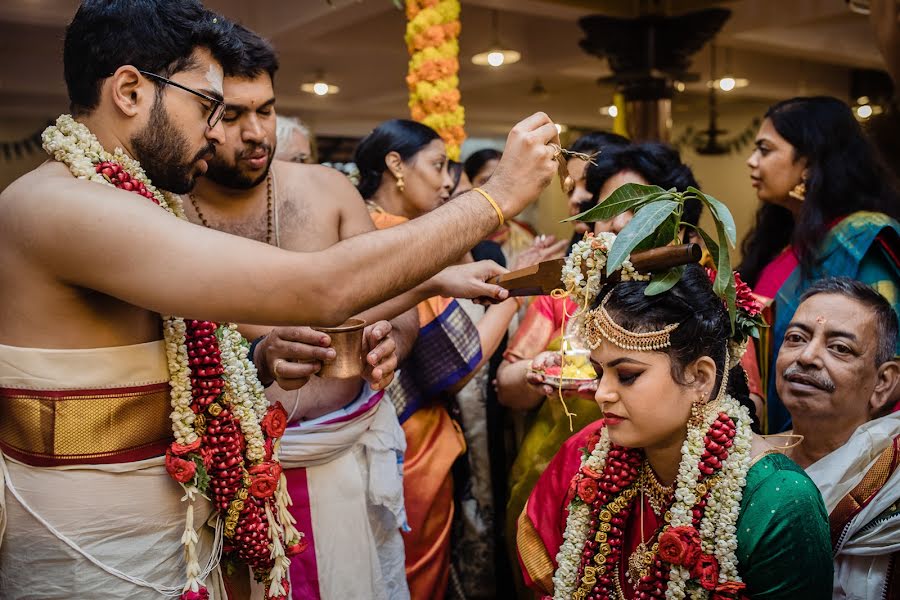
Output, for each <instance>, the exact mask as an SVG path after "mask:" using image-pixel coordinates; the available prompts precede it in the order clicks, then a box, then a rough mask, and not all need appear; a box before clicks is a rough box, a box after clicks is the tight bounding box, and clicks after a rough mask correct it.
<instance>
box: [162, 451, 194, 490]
mask: <svg viewBox="0 0 900 600" xmlns="http://www.w3.org/2000/svg"><path fill="white" fill-rule="evenodd" d="M166 471H167V472H168V473H169V475H170V476H171V477H172V479H174V480H175V481H178V482H179V483H187V482H189V481H190V480H192V479H193V478H194V473H196V472H197V465H196V464H194V461H192V460H185V459H183V458H178V457H177V456H175V455H174V454H172V453H171V452H166Z"/></svg>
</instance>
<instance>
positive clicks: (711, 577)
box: [691, 554, 719, 591]
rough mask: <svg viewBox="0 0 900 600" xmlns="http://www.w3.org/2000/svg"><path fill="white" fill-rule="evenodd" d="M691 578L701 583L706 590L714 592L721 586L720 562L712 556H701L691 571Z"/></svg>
mask: <svg viewBox="0 0 900 600" xmlns="http://www.w3.org/2000/svg"><path fill="white" fill-rule="evenodd" d="M691 577H692V578H694V579H697V580H698V581H699V582H700V586H701V587H702V588H703V589H704V590H709V591H712V590H714V589H716V586H717V585H719V561H718V559H717V558H716V557H715V556H713V555H712V554H701V555H700V559H699V560H698V561H697V562H696V563H695V564H694V568H692V569H691Z"/></svg>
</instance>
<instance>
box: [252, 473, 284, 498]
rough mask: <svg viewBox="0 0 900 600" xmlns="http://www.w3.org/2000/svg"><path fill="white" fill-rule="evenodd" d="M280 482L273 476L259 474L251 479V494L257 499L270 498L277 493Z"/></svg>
mask: <svg viewBox="0 0 900 600" xmlns="http://www.w3.org/2000/svg"><path fill="white" fill-rule="evenodd" d="M277 487H278V480H277V479H275V478H274V477H272V476H271V475H266V474H259V475H253V476H251V478H250V493H251V494H253V495H254V496H256V497H257V498H268V497H269V496H271V495H272V494H274V493H275V490H276V489H277Z"/></svg>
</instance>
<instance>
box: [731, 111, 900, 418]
mask: <svg viewBox="0 0 900 600" xmlns="http://www.w3.org/2000/svg"><path fill="white" fill-rule="evenodd" d="M747 166H748V167H749V168H750V179H751V181H752V185H753V187H754V188H756V194H757V196H758V197H759V199H760V200H761V201H762V205H761V206H760V208H759V210H758V211H757V213H756V223H755V225H754V227H753V229H752V230H751V231H750V233H749V234H748V235H747V236H746V237H745V238H744V241H743V243H742V246H741V250H742V253H743V258H742V261H741V264H740V266H739V267H738V271H739V272H740V273H741V276H742V277H743V279H744V281H746V282H747V283H748V284H749V285H750V286H751V287H752V288H753V291H754V292H755V293H756V294H758V295H759V296H761V297H762V298H764V299H766V300H768V301H770V302H771V303H772V307H773V310H774V319H772V321H773V327H772V329H771V330H770V332H769V334H768V336H766V337H767V338H768V339H767V340H764V341H766V342H767V343H766V344H760V347H759V353H760V357H759V358H760V364H761V366H764V368H763V372H764V373H765V372H768V376H769V381H768V382H767V383H768V385H767V386H766V392H767V398H766V404H767V407H766V417H767V418H766V429H767V431H768V432H769V433H777V432H780V431H784V430H785V429H787V428H788V427H789V424H790V416H789V415H788V413H787V410H786V409H785V408H784V406H783V404H782V403H781V401H780V400H779V399H778V397H777V392H776V390H775V386H774V377H775V369H774V368H773V367H774V365H775V359H776V357H777V356H778V349H779V348H780V346H781V341H782V338H783V336H784V332H785V330H786V328H787V324H788V323H789V322H790V319H791V317H792V316H793V314H794V311H795V310H796V308H797V305H798V303H799V299H800V296H801V295H802V294H803V292H804V290H805V289H806V288H807V287H809V286H810V285H811V284H812V283H813V282H814V281H816V280H817V279H820V278H822V277H829V276H846V277H851V278H854V279H858V280H860V281H863V282H865V283H868V284H870V285H872V286H874V287H875V288H876V289H878V290H879V291H880V292H881V293H882V294H883V295H884V296H885V297H886V298H888V299H889V300H890V301H891V302H893V303H894V309H895V310H897V311H898V312H900V223H898V221H897V219H898V218H900V194H898V191H897V189H896V187H895V185H894V182H893V181H892V177H891V175H890V174H889V172H888V171H887V169H885V167H884V166H883V165H882V164H881V162H880V160H879V158H878V156H877V154H876V152H875V150H874V148H873V147H872V145H871V144H870V143H869V141H868V139H867V138H866V136H865V134H864V133H863V131H862V129H861V127H860V126H859V124H858V123H857V121H856V119H855V118H854V116H853V112H852V111H851V110H850V107H849V106H847V105H846V104H845V103H844V102H842V101H840V100H838V99H836V98H829V97H813V98H792V99H790V100H785V101H783V102H779V103H778V104H775V105H774V106H772V107H771V108H769V110H768V112H766V116H765V119H764V120H763V123H762V125H761V126H760V129H759V133H758V134H757V137H756V144H755V149H754V150H753V153H752V154H751V155H750V157H749V159H748V160H747ZM898 352H900V347H898ZM765 366H768V368H765Z"/></svg>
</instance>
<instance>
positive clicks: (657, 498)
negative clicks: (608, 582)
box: [616, 461, 674, 597]
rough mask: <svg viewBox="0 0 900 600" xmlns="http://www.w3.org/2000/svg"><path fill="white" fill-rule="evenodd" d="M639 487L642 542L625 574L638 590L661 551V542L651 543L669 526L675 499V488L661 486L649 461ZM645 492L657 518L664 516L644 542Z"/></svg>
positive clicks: (633, 553)
mask: <svg viewBox="0 0 900 600" xmlns="http://www.w3.org/2000/svg"><path fill="white" fill-rule="evenodd" d="M638 485H639V486H640V488H641V497H640V500H639V502H640V503H641V509H640V520H641V542H640V543H639V544H638V545H637V548H635V549H634V552H632V553H631V556H629V557H628V569H627V571H626V573H625V575H626V577H627V579H628V583H630V584H631V587H632V588H634V589H636V588H637V584H638V582H639V581H640V580H641V579H643V578H644V577H646V576H647V575H649V574H650V568H651V567H652V566H653V563H654V561H655V559H656V552H657V550H659V541H658V540H657V541H656V542H654V543H653V544H652V545H650V542H651V541H653V540H654V539H657V538H658V536H659V534H660V533H662V530H663V529H664V528H665V526H666V525H667V524H668V522H669V517H670V515H669V513H668V507H669V504H671V501H672V499H673V497H674V488H673V487H668V488H667V487H665V486H663V485H662V484H660V483H659V481H657V479H656V476H655V475H654V474H653V471H652V470H651V469H650V464H649V463H648V462H647V461H644V466H643V468H642V469H641V474H640V477H639V478H638ZM645 492H646V493H647V496H648V497H649V500H650V507H651V508H652V509H653V512H654V513H655V515H656V517H657V518H660V517H661V516H662V515H663V514H664V518H663V519H662V521H663V522H662V525H660V526H659V527H658V528H657V529H656V531H655V532H654V533H653V534H652V535H651V536H650V539H648V540H646V541H645V540H644V493H645ZM616 581H617V584H616V585H618V579H617V580H616ZM622 597H624V594H622Z"/></svg>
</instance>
